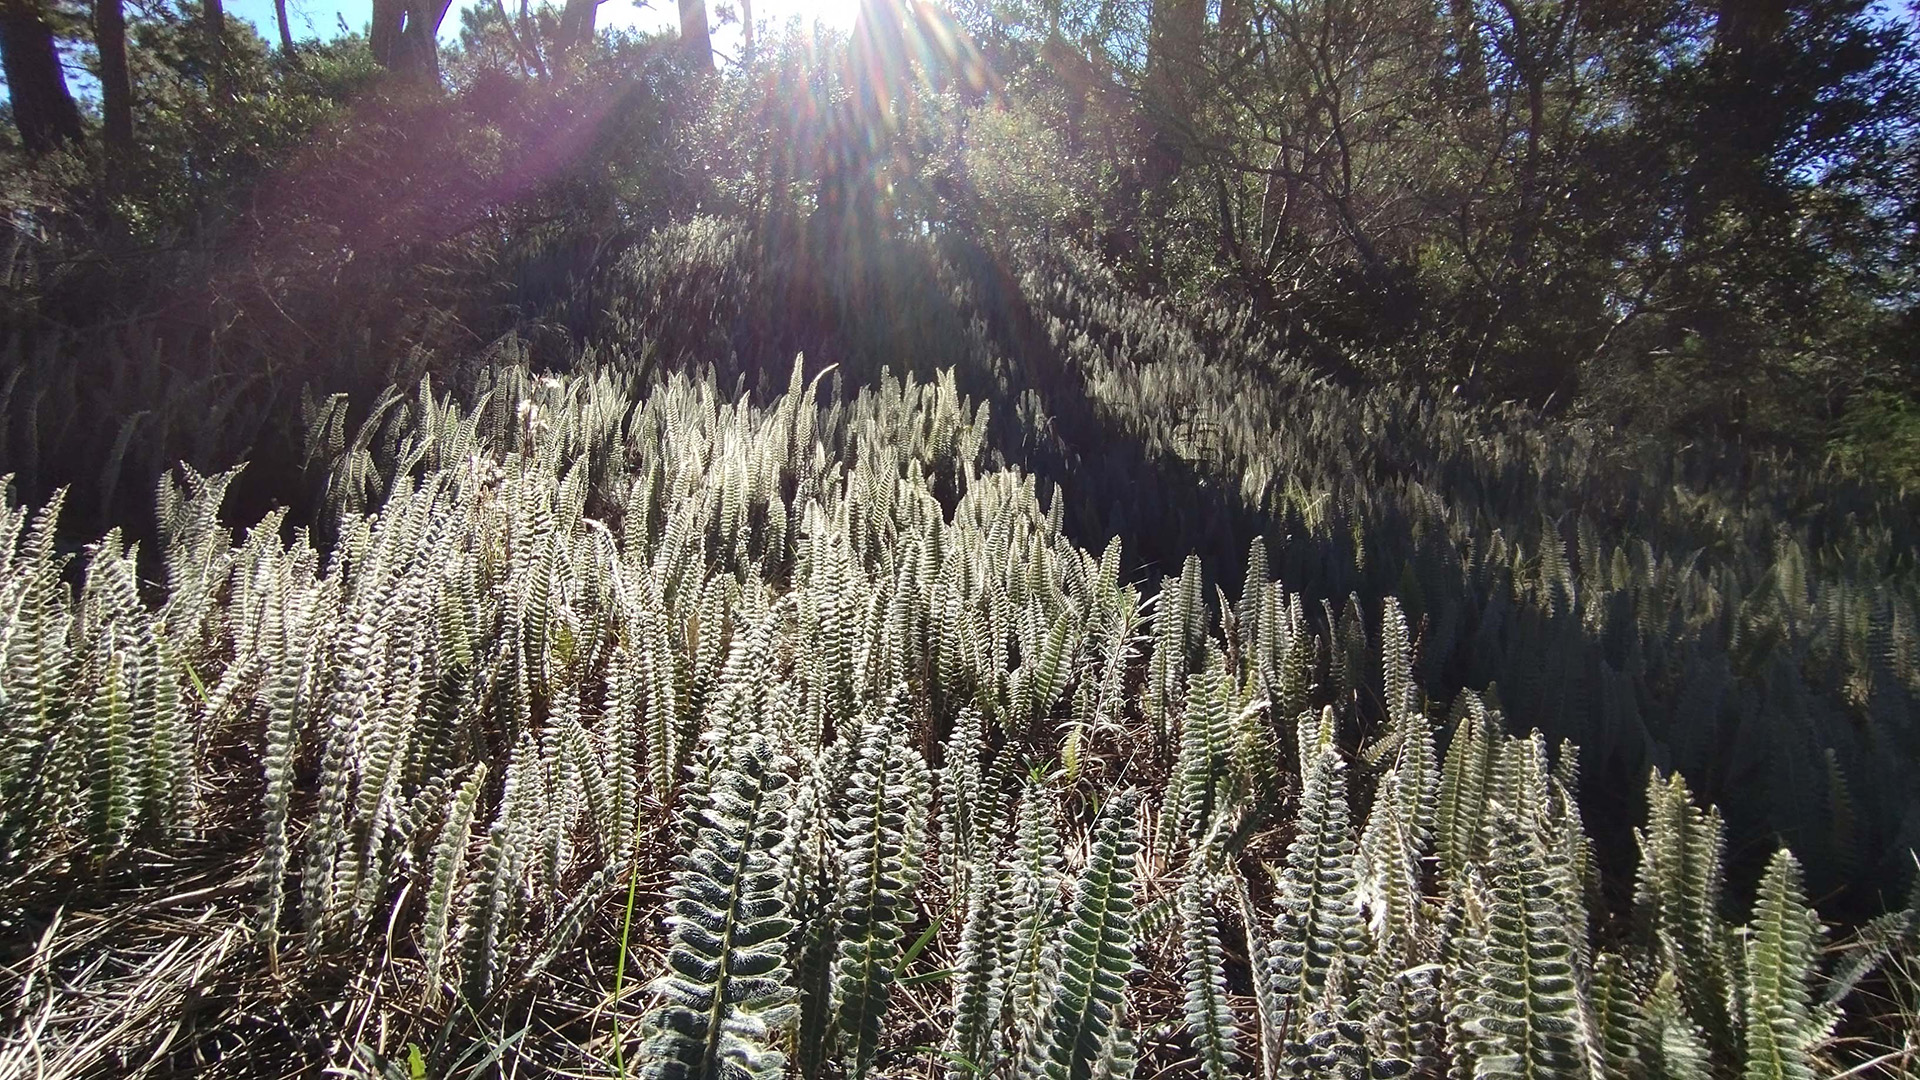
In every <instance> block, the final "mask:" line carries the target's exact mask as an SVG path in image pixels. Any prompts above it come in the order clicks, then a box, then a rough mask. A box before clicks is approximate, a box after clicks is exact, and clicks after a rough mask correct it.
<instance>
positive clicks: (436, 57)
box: [367, 0, 453, 85]
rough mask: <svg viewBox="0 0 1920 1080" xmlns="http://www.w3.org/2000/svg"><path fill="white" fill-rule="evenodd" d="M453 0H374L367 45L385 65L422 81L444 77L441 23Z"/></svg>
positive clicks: (410, 79)
mask: <svg viewBox="0 0 1920 1080" xmlns="http://www.w3.org/2000/svg"><path fill="white" fill-rule="evenodd" d="M452 6H453V4H452V0H373V25H372V27H371V29H370V31H369V33H368V35H367V45H368V47H369V48H370V49H371V50H372V51H373V58H374V59H375V60H376V61H378V62H379V63H380V66H381V67H384V68H386V69H387V70H388V71H391V72H393V73H394V74H395V75H396V76H399V77H400V78H401V79H403V80H405V81H408V82H414V83H418V84H421V85H433V84H437V83H438V82H439V81H440V23H441V21H442V20H443V19H445V18H446V17H447V9H448V8H450V7H452Z"/></svg>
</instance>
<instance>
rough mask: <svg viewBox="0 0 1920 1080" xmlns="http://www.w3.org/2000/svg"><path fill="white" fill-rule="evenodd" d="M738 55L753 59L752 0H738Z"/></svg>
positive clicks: (750, 60) (749, 59)
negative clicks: (739, 35)
mask: <svg viewBox="0 0 1920 1080" xmlns="http://www.w3.org/2000/svg"><path fill="white" fill-rule="evenodd" d="M740 34H741V41H740V55H741V56H742V57H743V58H744V59H746V60H747V61H748V62H752V60H753V0H740Z"/></svg>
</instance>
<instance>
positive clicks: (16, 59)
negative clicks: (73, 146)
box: [0, 0, 81, 154]
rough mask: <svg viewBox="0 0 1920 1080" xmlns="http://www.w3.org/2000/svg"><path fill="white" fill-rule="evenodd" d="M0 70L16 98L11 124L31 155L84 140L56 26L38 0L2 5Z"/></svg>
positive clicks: (8, 0)
mask: <svg viewBox="0 0 1920 1080" xmlns="http://www.w3.org/2000/svg"><path fill="white" fill-rule="evenodd" d="M0 66H4V68H5V71H6V76H7V90H8V93H9V94H10V95H11V97H12V99H13V123H14V126H15V127H17V128H19V129H20V142H21V145H23V146H25V147H26V149H27V152H28V153H30V154H43V153H46V152H47V151H49V150H52V149H54V148H55V147H57V146H59V145H60V144H61V143H63V142H76V143H77V142H79V141H80V136H81V131H80V108H79V106H77V105H75V104H74V103H73V94H72V92H71V91H69V90H68V89H67V77H66V73H65V72H64V71H62V70H61V68H60V53H59V50H58V49H56V48H55V47H54V42H53V26H52V25H51V24H50V23H48V22H47V18H46V14H45V13H44V12H42V11H41V9H40V5H39V4H38V3H37V2H36V0H0Z"/></svg>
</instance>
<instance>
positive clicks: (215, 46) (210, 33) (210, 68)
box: [200, 0, 233, 97]
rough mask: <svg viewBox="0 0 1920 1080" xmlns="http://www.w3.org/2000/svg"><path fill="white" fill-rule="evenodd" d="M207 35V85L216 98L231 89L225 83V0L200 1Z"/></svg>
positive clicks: (229, 93) (224, 94)
mask: <svg viewBox="0 0 1920 1080" xmlns="http://www.w3.org/2000/svg"><path fill="white" fill-rule="evenodd" d="M200 2H201V11H200V14H201V17H202V19H204V20H205V26H206V35H207V85H208V88H209V89H211V90H212V91H213V92H214V94H215V95H216V96H218V97H227V96H229V95H231V93H232V92H233V88H232V87H231V86H229V85H228V83H227V6H226V2H225V0H200Z"/></svg>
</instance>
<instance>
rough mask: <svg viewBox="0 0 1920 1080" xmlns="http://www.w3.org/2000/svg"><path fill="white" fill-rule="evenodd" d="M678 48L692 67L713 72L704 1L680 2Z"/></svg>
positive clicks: (711, 38) (711, 43) (711, 37)
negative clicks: (683, 50)
mask: <svg viewBox="0 0 1920 1080" xmlns="http://www.w3.org/2000/svg"><path fill="white" fill-rule="evenodd" d="M680 47H681V48H682V49H685V50H686V53H687V58H688V59H689V60H691V61H693V63H694V66H696V67H701V68H705V69H706V70H708V71H712V70H713V35H712V34H711V33H709V32H708V30H707V3H706V0H680Z"/></svg>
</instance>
